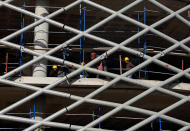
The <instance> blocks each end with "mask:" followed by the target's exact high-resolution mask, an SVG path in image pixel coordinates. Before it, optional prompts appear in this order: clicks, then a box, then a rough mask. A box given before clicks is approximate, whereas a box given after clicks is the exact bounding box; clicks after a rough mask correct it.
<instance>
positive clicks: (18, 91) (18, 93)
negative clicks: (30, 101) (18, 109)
mask: <svg viewBox="0 0 190 131" xmlns="http://www.w3.org/2000/svg"><path fill="white" fill-rule="evenodd" d="M32 93H33V91H31V90H27V89H23V88H19V87H13V86H10V85H6V84H2V87H1V88H0V94H1V97H2V98H1V107H0V109H1V110H3V109H5V108H7V107H8V106H10V105H12V104H14V103H16V102H17V101H19V100H21V99H23V98H25V97H27V96H28V95H30V94H32Z"/></svg>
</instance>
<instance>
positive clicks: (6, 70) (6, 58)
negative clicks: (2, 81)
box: [5, 52, 9, 73]
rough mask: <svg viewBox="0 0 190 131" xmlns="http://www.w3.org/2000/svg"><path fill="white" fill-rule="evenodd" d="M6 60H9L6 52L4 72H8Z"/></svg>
mask: <svg viewBox="0 0 190 131" xmlns="http://www.w3.org/2000/svg"><path fill="white" fill-rule="evenodd" d="M8 62H9V53H8V52H7V53H6V57H5V73H7V72H8Z"/></svg>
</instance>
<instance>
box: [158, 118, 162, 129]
mask: <svg viewBox="0 0 190 131" xmlns="http://www.w3.org/2000/svg"><path fill="white" fill-rule="evenodd" d="M158 119H159V123H160V131H162V120H161V118H158Z"/></svg>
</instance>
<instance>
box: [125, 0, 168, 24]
mask: <svg viewBox="0 0 190 131" xmlns="http://www.w3.org/2000/svg"><path fill="white" fill-rule="evenodd" d="M123 14H124V15H127V16H129V17H130V18H133V19H134V20H136V21H139V22H141V23H143V24H146V25H152V24H154V23H156V22H157V21H159V20H161V19H163V18H164V17H166V16H167V15H168V13H167V12H166V11H164V10H163V9H160V8H159V7H157V6H155V5H154V4H152V3H151V2H149V1H143V2H141V3H140V4H138V5H136V6H134V7H132V8H131V9H129V10H127V11H125V12H124V13H123Z"/></svg>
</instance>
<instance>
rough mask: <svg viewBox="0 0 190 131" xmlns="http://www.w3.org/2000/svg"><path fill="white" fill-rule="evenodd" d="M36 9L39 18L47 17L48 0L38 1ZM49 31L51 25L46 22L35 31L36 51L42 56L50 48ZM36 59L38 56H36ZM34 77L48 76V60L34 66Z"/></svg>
mask: <svg viewBox="0 0 190 131" xmlns="http://www.w3.org/2000/svg"><path fill="white" fill-rule="evenodd" d="M36 4H37V5H36V8H35V14H36V15H39V16H43V17H45V16H47V15H48V14H49V13H48V10H47V9H46V8H44V6H45V5H47V3H46V0H37V3H36ZM48 31H49V24H48V23H47V22H44V23H42V24H40V25H38V26H36V27H35V29H34V43H35V45H34V49H36V50H35V51H36V52H39V53H41V54H44V53H46V50H43V49H44V48H47V47H48ZM34 58H36V56H34ZM33 76H34V77H46V76H47V60H45V59H44V60H42V61H40V62H38V63H37V64H35V65H34V68H33Z"/></svg>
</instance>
